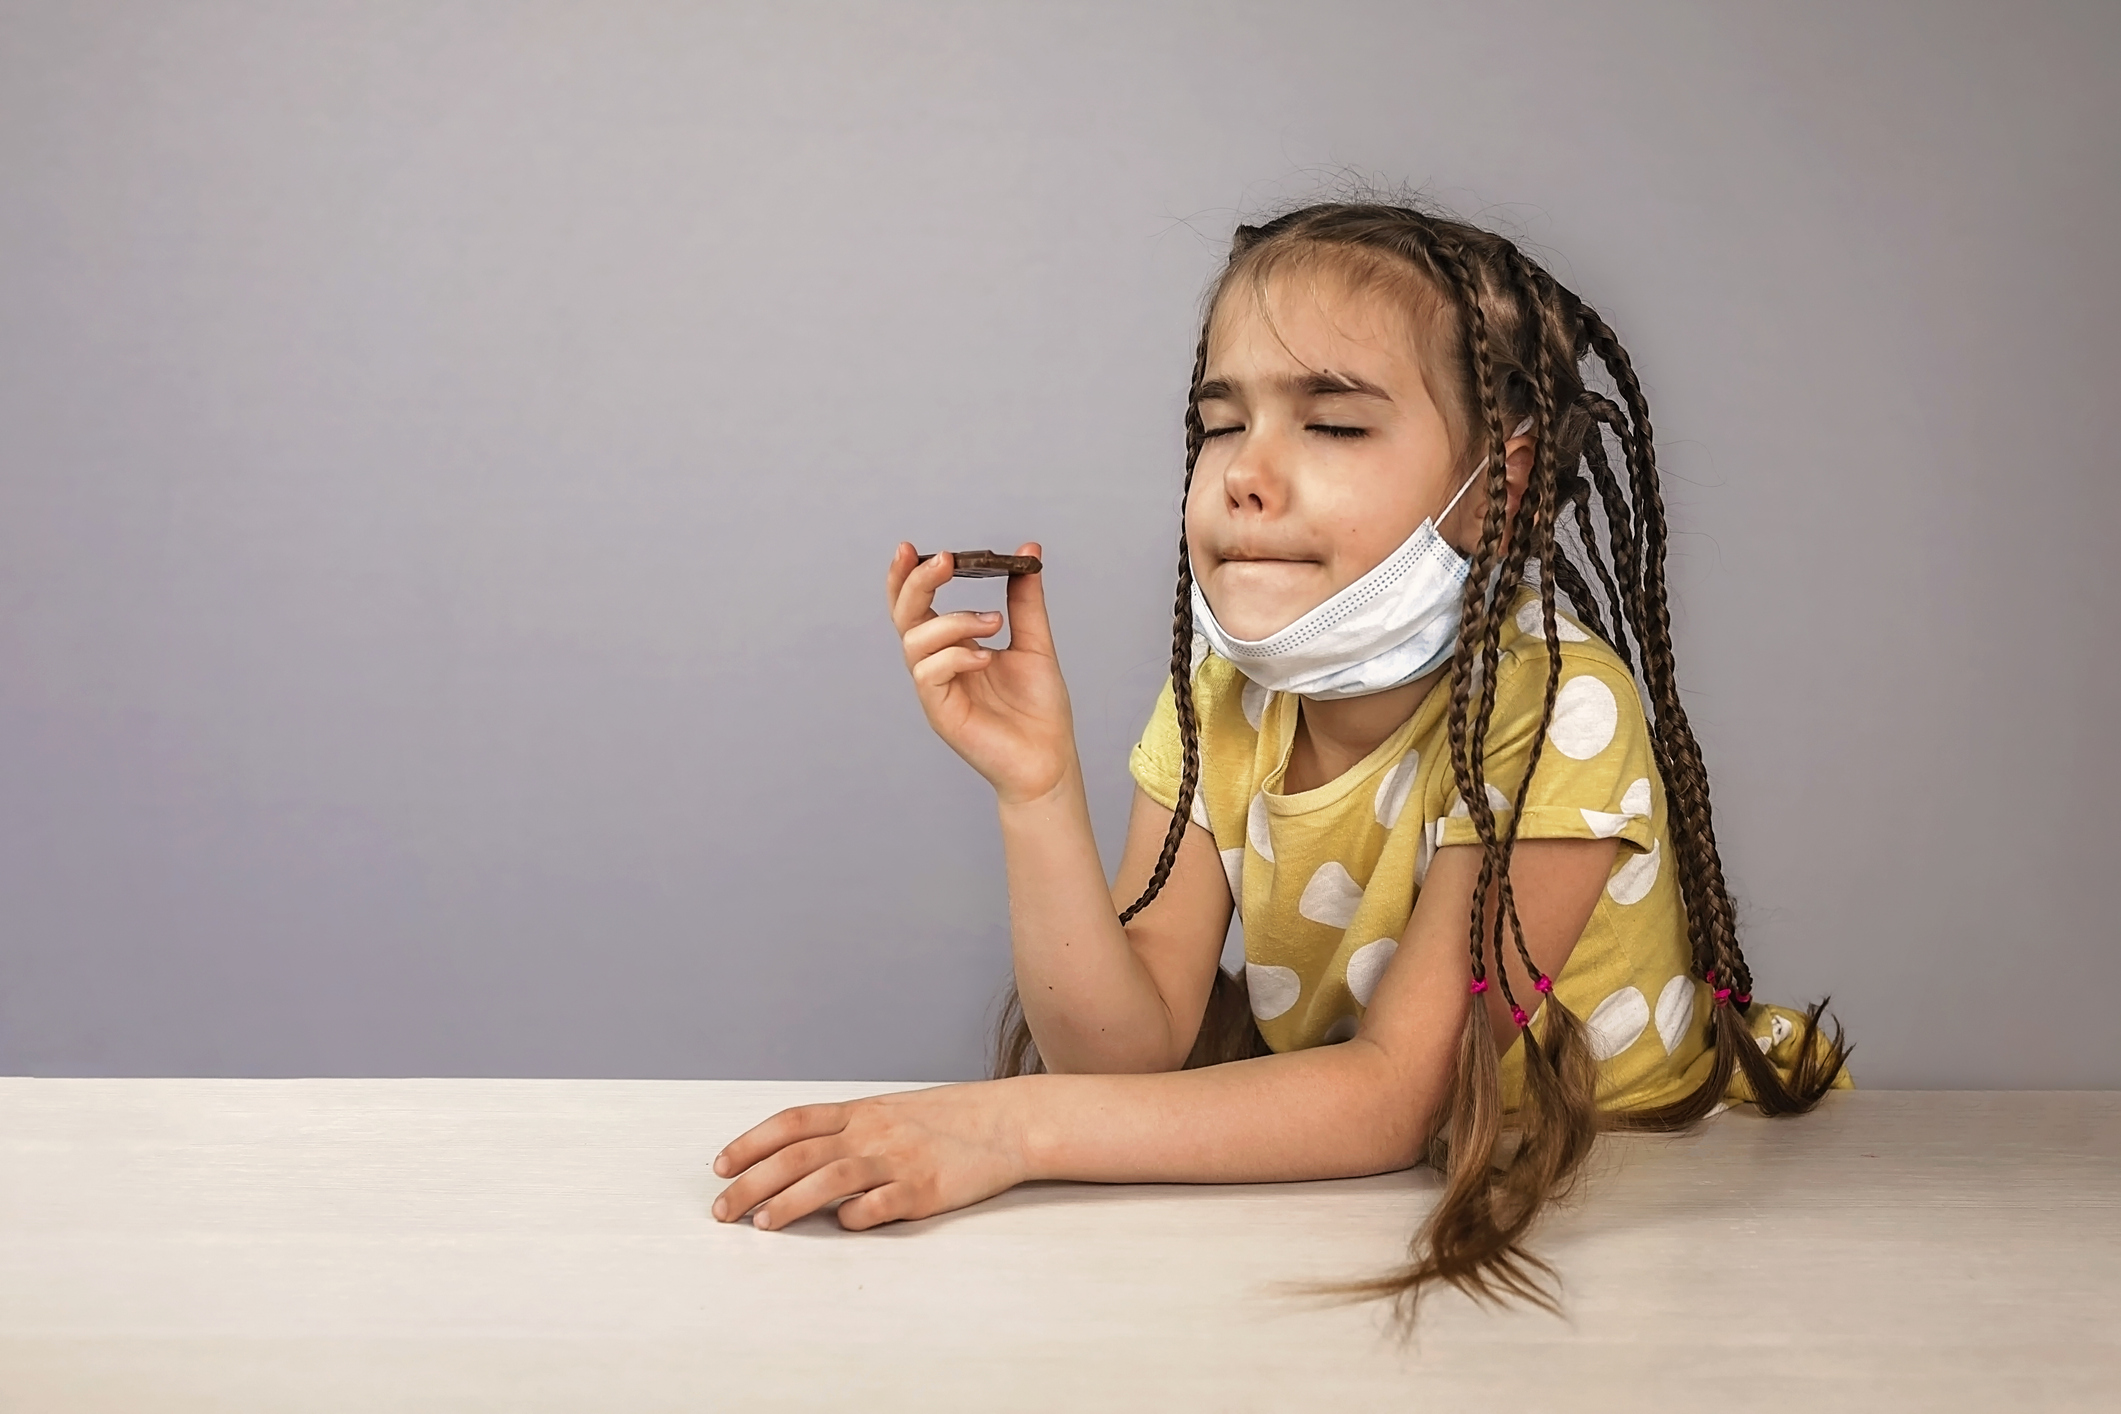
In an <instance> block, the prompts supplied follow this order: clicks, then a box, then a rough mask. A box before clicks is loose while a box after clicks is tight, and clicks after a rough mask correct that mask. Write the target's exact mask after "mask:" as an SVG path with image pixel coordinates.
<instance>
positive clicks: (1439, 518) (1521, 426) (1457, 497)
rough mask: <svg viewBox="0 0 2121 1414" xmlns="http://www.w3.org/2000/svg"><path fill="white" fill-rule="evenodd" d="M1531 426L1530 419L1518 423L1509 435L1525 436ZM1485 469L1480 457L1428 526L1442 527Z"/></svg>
mask: <svg viewBox="0 0 2121 1414" xmlns="http://www.w3.org/2000/svg"><path fill="white" fill-rule="evenodd" d="M1531 425H1532V419H1531V418H1529V417H1528V418H1526V419H1525V420H1524V421H1522V422H1520V423H1518V424H1517V430H1516V431H1514V432H1512V433H1511V434H1510V435H1511V436H1512V437H1522V436H1524V434H1525V430H1526V429H1527V428H1529V427H1530V426H1531ZM1487 469H1488V459H1487V458H1486V457H1482V458H1481V459H1480V465H1479V466H1476V467H1474V468H1473V469H1472V470H1471V471H1470V472H1467V473H1466V479H1465V481H1464V483H1463V484H1461V485H1460V486H1459V488H1458V491H1457V493H1456V494H1454V495H1453V496H1452V497H1451V499H1450V500H1448V501H1446V502H1444V507H1443V509H1442V510H1440V511H1438V512H1437V513H1436V514H1435V515H1433V516H1431V517H1430V518H1429V524H1431V525H1442V524H1443V521H1444V517H1445V516H1448V515H1449V514H1450V513H1451V512H1452V511H1453V510H1455V509H1457V507H1458V503H1459V502H1460V501H1461V500H1464V499H1465V494H1466V492H1467V491H1468V490H1469V489H1471V487H1472V485H1473V483H1474V481H1475V480H1477V479H1478V478H1479V476H1480V474H1481V473H1482V472H1483V471H1486V470H1487Z"/></svg>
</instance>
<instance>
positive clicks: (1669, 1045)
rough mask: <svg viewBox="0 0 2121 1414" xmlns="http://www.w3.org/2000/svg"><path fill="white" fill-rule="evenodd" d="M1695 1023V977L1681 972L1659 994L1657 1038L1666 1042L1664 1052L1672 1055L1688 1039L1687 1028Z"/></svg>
mask: <svg viewBox="0 0 2121 1414" xmlns="http://www.w3.org/2000/svg"><path fill="white" fill-rule="evenodd" d="M1693 1024H1694V979H1693V978H1691V977H1689V976H1687V975H1686V974H1685V973H1681V974H1680V975H1679V976H1677V977H1674V978H1673V979H1672V980H1671V981H1669V982H1667V983H1665V984H1664V990H1663V991H1661V992H1659V993H1658V994H1657V1039H1658V1040H1660V1041H1662V1042H1664V1053H1665V1054H1666V1055H1671V1054H1672V1053H1673V1052H1674V1051H1677V1050H1678V1049H1679V1043H1680V1042H1681V1041H1684V1040H1685V1039H1686V1033H1687V1028H1689V1027H1691V1026H1692V1025H1693Z"/></svg>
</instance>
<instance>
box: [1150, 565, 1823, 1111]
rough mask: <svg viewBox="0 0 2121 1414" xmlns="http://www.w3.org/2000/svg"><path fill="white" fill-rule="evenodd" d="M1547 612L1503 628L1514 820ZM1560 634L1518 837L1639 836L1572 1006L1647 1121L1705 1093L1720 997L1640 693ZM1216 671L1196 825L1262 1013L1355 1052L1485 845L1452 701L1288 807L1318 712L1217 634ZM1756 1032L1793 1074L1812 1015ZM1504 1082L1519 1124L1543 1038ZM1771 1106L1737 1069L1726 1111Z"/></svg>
mask: <svg viewBox="0 0 2121 1414" xmlns="http://www.w3.org/2000/svg"><path fill="white" fill-rule="evenodd" d="M1539 613H1540V611H1539V600H1538V596H1537V595H1536V594H1532V593H1530V592H1529V591H1520V594H1519V598H1518V605H1517V609H1516V612H1515V614H1514V616H1513V618H1512V620H1511V621H1510V622H1509V623H1508V624H1507V625H1506V626H1505V628H1504V630H1503V637H1502V645H1501V658H1500V661H1499V664H1498V668H1497V671H1496V675H1495V685H1496V699H1495V715H1494V718H1493V721H1492V724H1491V725H1490V727H1489V730H1488V741H1487V778H1488V794H1489V801H1490V804H1491V805H1492V806H1493V807H1494V809H1495V811H1496V813H1497V814H1498V815H1501V814H1502V813H1503V812H1506V811H1508V810H1509V809H1511V808H1512V805H1513V804H1514V802H1515V800H1516V796H1517V788H1518V785H1519V783H1520V782H1521V781H1522V780H1523V778H1524V769H1525V764H1526V762H1527V760H1528V759H1529V753H1530V750H1531V745H1532V737H1533V733H1534V732H1535V731H1536V730H1537V729H1538V725H1539V718H1540V709H1541V707H1542V705H1543V703H1544V700H1545V695H1546V681H1547V652H1546V644H1545V641H1544V639H1543V637H1542V635H1541V633H1540V619H1539ZM1556 621H1557V626H1558V628H1559V633H1560V638H1561V660H1562V665H1561V687H1560V692H1559V696H1558V697H1557V698H1556V700H1555V703H1554V718H1553V721H1552V723H1551V724H1550V725H1549V726H1548V728H1547V740H1546V746H1545V748H1544V750H1543V751H1542V752H1541V754H1540V759H1539V765H1538V768H1537V769H1536V771H1535V772H1534V774H1533V780H1532V792H1531V795H1530V797H1529V799H1528V800H1527V801H1526V803H1525V811H1524V818H1523V819H1522V820H1521V821H1519V822H1518V827H1517V837H1518V838H1519V839H1521V840H1529V839H1586V840H1588V839H1617V840H1619V841H1620V844H1621V848H1620V852H1619V857H1618V858H1617V859H1616V860H1615V862H1614V865H1613V872H1612V875H1611V877H1610V878H1608V880H1607V881H1606V887H1605V891H1604V893H1602V894H1601V895H1600V897H1599V899H1598V905H1597V907H1596V909H1595V910H1594V911H1593V912H1592V914H1591V920H1590V922H1589V924H1587V925H1586V926H1585V928H1584V930H1583V936H1582V938H1581V939H1580V940H1579V941H1578V942H1577V944H1576V948H1575V951H1573V952H1572V953H1570V955H1569V959H1568V962H1567V963H1566V964H1565V965H1564V966H1563V968H1562V970H1561V972H1560V973H1559V974H1558V975H1557V976H1556V977H1555V979H1554V992H1555V995H1556V996H1559V997H1560V998H1561V999H1562V1001H1563V1003H1564V1004H1565V1005H1566V1006H1567V1007H1568V1008H1569V1009H1570V1010H1571V1011H1573V1012H1575V1013H1576V1014H1577V1015H1578V1016H1580V1017H1583V1018H1584V1019H1585V1021H1586V1023H1587V1024H1588V1026H1589V1030H1590V1040H1591V1047H1592V1050H1593V1052H1594V1054H1596V1056H1597V1057H1598V1060H1599V1102H1600V1104H1601V1105H1602V1106H1603V1107H1604V1108H1606V1109H1609V1110H1633V1109H1647V1108H1651V1107H1654V1106H1656V1105H1661V1104H1664V1103H1666V1102H1668V1101H1671V1100H1674V1099H1677V1098H1679V1097H1680V1096H1682V1095H1685V1094H1688V1093H1691V1092H1692V1091H1693V1089H1694V1088H1695V1087H1696V1086H1698V1085H1699V1084H1700V1083H1701V1081H1702V1079H1703V1077H1704V1076H1706V1075H1707V1073H1708V1071H1709V1068H1710V1063H1711V1060H1712V1052H1711V1050H1710V1048H1709V1044H1708V1039H1707V1029H1706V1023H1707V1020H1708V1009H1709V1004H1710V996H1709V989H1708V988H1707V986H1706V985H1704V984H1703V983H1700V982H1697V981H1695V980H1694V979H1693V978H1691V977H1689V976H1688V975H1687V961H1688V958H1689V956H1690V949H1689V947H1688V943H1687V934H1686V915H1685V911H1684V908H1683V905H1682V903H1681V898H1680V892H1679V883H1678V879H1677V871H1676V870H1675V869H1674V868H1673V867H1672V864H1671V845H1670V840H1669V837H1668V835H1667V832H1666V831H1667V826H1666V816H1665V798H1664V785H1663V782H1662V781H1661V780H1660V779H1659V777H1658V774H1657V768H1656V764H1655V761H1654V759H1653V756H1652V753H1651V749H1650V735H1649V724H1648V721H1647V720H1646V718H1645V717H1644V714H1643V709H1642V702H1641V699H1640V698H1639V697H1638V696H1637V693H1636V688H1635V683H1634V679H1633V677H1632V676H1631V675H1630V674H1629V672H1628V669H1627V667H1626V665H1625V664H1623V663H1622V662H1621V661H1620V658H1619V657H1618V655H1616V654H1615V653H1614V652H1613V650H1612V649H1611V648H1610V647H1608V646H1607V645H1606V644H1605V643H1603V642H1601V641H1600V640H1599V639H1598V638H1596V637H1595V636H1594V635H1592V634H1590V633H1588V632H1587V631H1585V630H1584V629H1582V628H1581V627H1579V626H1578V625H1576V624H1575V623H1573V622H1571V621H1570V620H1569V619H1568V618H1567V616H1566V615H1559V614H1557V618H1556ZM1194 660H1195V666H1194V674H1193V701H1194V709H1195V712H1196V714H1197V716H1198V719H1199V721H1200V738H1201V740H1200V750H1201V783H1200V789H1199V790H1198V792H1197V793H1196V796H1195V800H1194V805H1193V819H1194V821H1195V823H1197V824H1199V825H1201V826H1202V827H1203V828H1205V829H1207V830H1208V831H1209V833H1211V834H1212V835H1214V837H1215V845H1216V848H1217V849H1218V850H1219V851H1220V852H1221V854H1222V861H1223V871H1224V873H1225V874H1226V875H1227V876H1228V878H1229V881H1230V894H1231V898H1232V899H1233V901H1234V902H1235V905H1236V908H1237V911H1238V916H1239V919H1240V921H1241V923H1242V925H1243V930H1244V941H1245V981H1246V984H1247V988H1248V990H1249V992H1250V994H1251V1000H1252V1013H1253V1015H1254V1017H1256V1018H1257V1020H1258V1022H1259V1029H1260V1033H1261V1034H1262V1035H1263V1036H1265V1038H1266V1040H1267V1044H1268V1045H1270V1046H1272V1047H1273V1048H1274V1049H1275V1050H1276V1051H1292V1050H1300V1049H1302V1048H1304V1047H1307V1046H1318V1045H1330V1044H1332V1043H1334V1042H1337V1041H1344V1040H1346V1039H1348V1038H1349V1037H1350V1036H1353V1035H1354V1034H1355V1028H1356V1023H1357V1021H1358V1020H1359V1018H1360V1017H1361V1016H1362V1013H1363V1009H1364V1008H1365V1007H1366V1006H1368V1005H1369V1002H1370V998H1371V995H1372V994H1373V993H1374V992H1375V991H1376V988H1377V982H1378V979H1379V978H1380V977H1381V976H1383V974H1384V969H1385V964H1386V963H1388V962H1389V961H1390V960H1391V957H1392V953H1393V951H1394V950H1395V949H1397V948H1398V946H1399V936H1400V934H1401V933H1402V932H1403V931H1405V929H1406V926H1407V919H1408V917H1409V915H1410V914H1411V913H1412V912H1413V909H1414V900H1415V898H1416V897H1417V896H1418V895H1419V894H1420V891H1421V884H1422V880H1423V878H1424V877H1425V876H1426V875H1427V873H1428V868H1429V861H1430V859H1431V858H1432V857H1434V855H1435V853H1436V851H1437V850H1438V849H1440V848H1442V847H1444V846H1445V845H1458V844H1478V843H1479V835H1478V834H1477V833H1476V832H1475V830H1474V827H1473V821H1472V818H1471V816H1470V814H1469V813H1468V811H1467V808H1466V805H1465V802H1464V801H1462V800H1460V799H1459V798H1458V793H1457V789H1456V784H1455V782H1454V781H1453V779H1452V773H1451V759H1450V744H1449V739H1448V737H1447V735H1446V717H1447V715H1448V712H1449V707H1450V702H1449V694H1448V692H1446V691H1444V690H1442V689H1441V688H1439V690H1437V691H1433V692H1431V693H1429V695H1428V696H1427V697H1426V698H1425V699H1423V701H1422V703H1421V705H1420V707H1418V708H1417V709H1416V710H1415V712H1414V715H1413V716H1412V717H1410V718H1408V719H1407V721H1406V722H1405V723H1403V724H1402V725H1401V726H1400V728H1399V730H1397V731H1395V732H1394V733H1393V734H1392V735H1391V736H1390V737H1388V738H1386V739H1385V740H1384V741H1383V742H1381V743H1379V745H1378V747H1377V749H1376V750H1375V751H1372V752H1371V753H1370V754H1369V755H1368V756H1367V757H1365V758H1364V759H1363V760H1362V761H1360V762H1358V763H1357V764H1356V765H1355V766H1353V767H1351V768H1350V769H1349V770H1348V771H1347V772H1345V773H1344V774H1342V775H1341V776H1340V777H1339V778H1338V779H1336V780H1333V781H1329V782H1327V783H1326V784H1325V785H1322V786H1319V787H1317V788H1316V789H1313V790H1307V791H1298V792H1295V793H1291V794H1284V793H1283V791H1282V788H1281V787H1282V776H1283V773H1284V772H1285V771H1286V770H1287V768H1288V763H1289V749H1290V746H1291V745H1292V744H1293V742H1294V741H1295V734H1296V722H1297V711H1298V708H1299V705H1300V704H1299V700H1298V699H1297V698H1296V697H1295V696H1293V695H1291V694H1287V693H1275V692H1268V691H1266V690H1265V689H1263V688H1261V687H1259V686H1258V685H1257V684H1255V683H1253V682H1251V681H1249V680H1248V679H1246V678H1245V677H1244V676H1243V675H1242V674H1240V673H1239V672H1238V671H1237V668H1236V667H1235V666H1234V665H1233V664H1231V663H1230V662H1229V661H1228V660H1227V659H1224V658H1220V657H1217V656H1215V655H1213V654H1210V653H1207V652H1206V649H1205V641H1204V640H1196V647H1195V653H1194ZM1181 765H1182V759H1181V753H1180V747H1179V738H1178V718H1177V712H1176V708H1175V706H1174V703H1173V699H1172V694H1171V685H1170V684H1169V683H1168V682H1167V683H1165V684H1164V688H1163V691H1162V693H1161V694H1160V695H1159V696H1158V698H1157V702H1156V708H1155V711H1154V712H1153V714H1152V715H1151V717H1150V719H1149V725H1148V727H1147V729H1146V730H1145V731H1144V732H1143V733H1142V737H1141V741H1140V742H1139V743H1138V744H1137V745H1136V746H1135V748H1134V752H1133V759H1132V762H1131V767H1132V770H1133V774H1134V779H1135V780H1136V781H1137V782H1139V783H1140V785H1141V788H1142V790H1143V791H1144V792H1146V793H1147V794H1148V795H1149V796H1150V798H1151V799H1153V800H1156V801H1158V802H1159V803H1161V804H1162V805H1164V806H1165V807H1166V808H1169V807H1170V806H1172V805H1173V804H1174V803H1175V802H1176V801H1177V799H1178V783H1179V775H1180V769H1181ZM1533 995H1534V996H1535V997H1536V996H1537V994H1536V993H1535V994H1533ZM1527 1000H1528V999H1527ZM1542 1000H1543V999H1542ZM1744 1019H1745V1020H1746V1021H1747V1023H1748V1024H1749V1025H1750V1026H1751V1028H1752V1030H1753V1034H1754V1037H1755V1039H1756V1043H1757V1044H1758V1045H1759V1046H1760V1048H1761V1049H1762V1050H1763V1051H1764V1052H1766V1054H1767V1056H1768V1058H1769V1059H1770V1060H1771V1061H1773V1062H1774V1063H1775V1065H1776V1067H1777V1069H1779V1070H1781V1071H1782V1072H1783V1074H1784V1075H1785V1076H1787V1075H1788V1074H1789V1073H1790V1070H1791V1069H1792V1067H1793V1065H1794V1063H1795V1061H1796V1059H1797V1056H1798V1051H1797V1044H1798V1042H1797V1038H1798V1036H1799V1035H1800V1034H1801V1030H1802V1025H1803V1019H1804V1018H1803V1013H1801V1012H1796V1011H1791V1010H1789V1009H1788V1008H1784V1007H1776V1006H1769V1005H1765V1004H1758V1003H1756V1004H1755V1005H1754V1006H1753V1008H1752V1010H1751V1013H1750V1015H1749V1016H1747V1017H1746V1018H1744ZM1533 1025H1534V1026H1535V1027H1536V1026H1538V1025H1539V1013H1538V1012H1534V1014H1533ZM1822 1044H1823V1043H1822ZM1501 1078H1502V1097H1503V1106H1504V1109H1505V1110H1506V1111H1508V1110H1514V1109H1516V1108H1518V1105H1519V1102H1520V1098H1521V1095H1522V1089H1523V1083H1524V1048H1523V1046H1522V1044H1515V1045H1512V1046H1511V1047H1510V1049H1509V1050H1508V1052H1507V1053H1505V1055H1504V1056H1503V1058H1502V1063H1501ZM1835 1085H1836V1087H1837V1088H1841V1089H1851V1088H1854V1081H1853V1080H1852V1079H1851V1077H1850V1076H1849V1074H1848V1072H1847V1070H1845V1069H1844V1070H1843V1071H1842V1073H1841V1075H1840V1077H1839V1078H1838V1079H1837V1080H1836V1081H1835ZM1752 1098H1753V1094H1752V1089H1751V1086H1750V1085H1749V1084H1748V1083H1747V1082H1746V1080H1745V1078H1744V1076H1743V1075H1733V1076H1732V1078H1731V1081H1730V1084H1729V1086H1728V1087H1727V1090H1726V1094H1725V1099H1726V1101H1727V1102H1737V1101H1749V1100H1751V1099H1752Z"/></svg>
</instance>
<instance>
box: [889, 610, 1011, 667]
mask: <svg viewBox="0 0 2121 1414" xmlns="http://www.w3.org/2000/svg"><path fill="white" fill-rule="evenodd" d="M1001 631H1002V616H1001V615H1000V614H995V613H973V612H970V611H961V612H958V613H954V614H937V615H936V616H935V617H934V618H932V619H929V620H928V621H927V622H926V623H918V624H915V625H914V626H913V627H912V628H910V629H907V630H906V637H905V639H904V644H905V649H906V666H907V667H909V668H910V667H912V666H914V665H915V664H916V663H918V662H920V661H921V659H923V658H925V657H927V656H928V655H929V654H931V653H934V652H937V651H939V650H941V649H944V648H948V647H949V646H950V645H952V644H953V643H967V644H969V643H971V641H972V640H973V639H976V638H986V637H988V636H990V635H992V634H997V633H1000V632H1001ZM974 646H977V645H974Z"/></svg>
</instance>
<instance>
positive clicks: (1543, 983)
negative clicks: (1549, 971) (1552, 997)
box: [1532, 977, 1554, 992]
mask: <svg viewBox="0 0 2121 1414" xmlns="http://www.w3.org/2000/svg"><path fill="white" fill-rule="evenodd" d="M1532 985H1533V986H1535V987H1537V988H1538V989H1539V990H1540V991H1542V992H1551V991H1553V990H1554V979H1553V978H1551V977H1542V978H1540V979H1539V980H1538V981H1537V982H1534V983H1533V984H1532Z"/></svg>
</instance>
